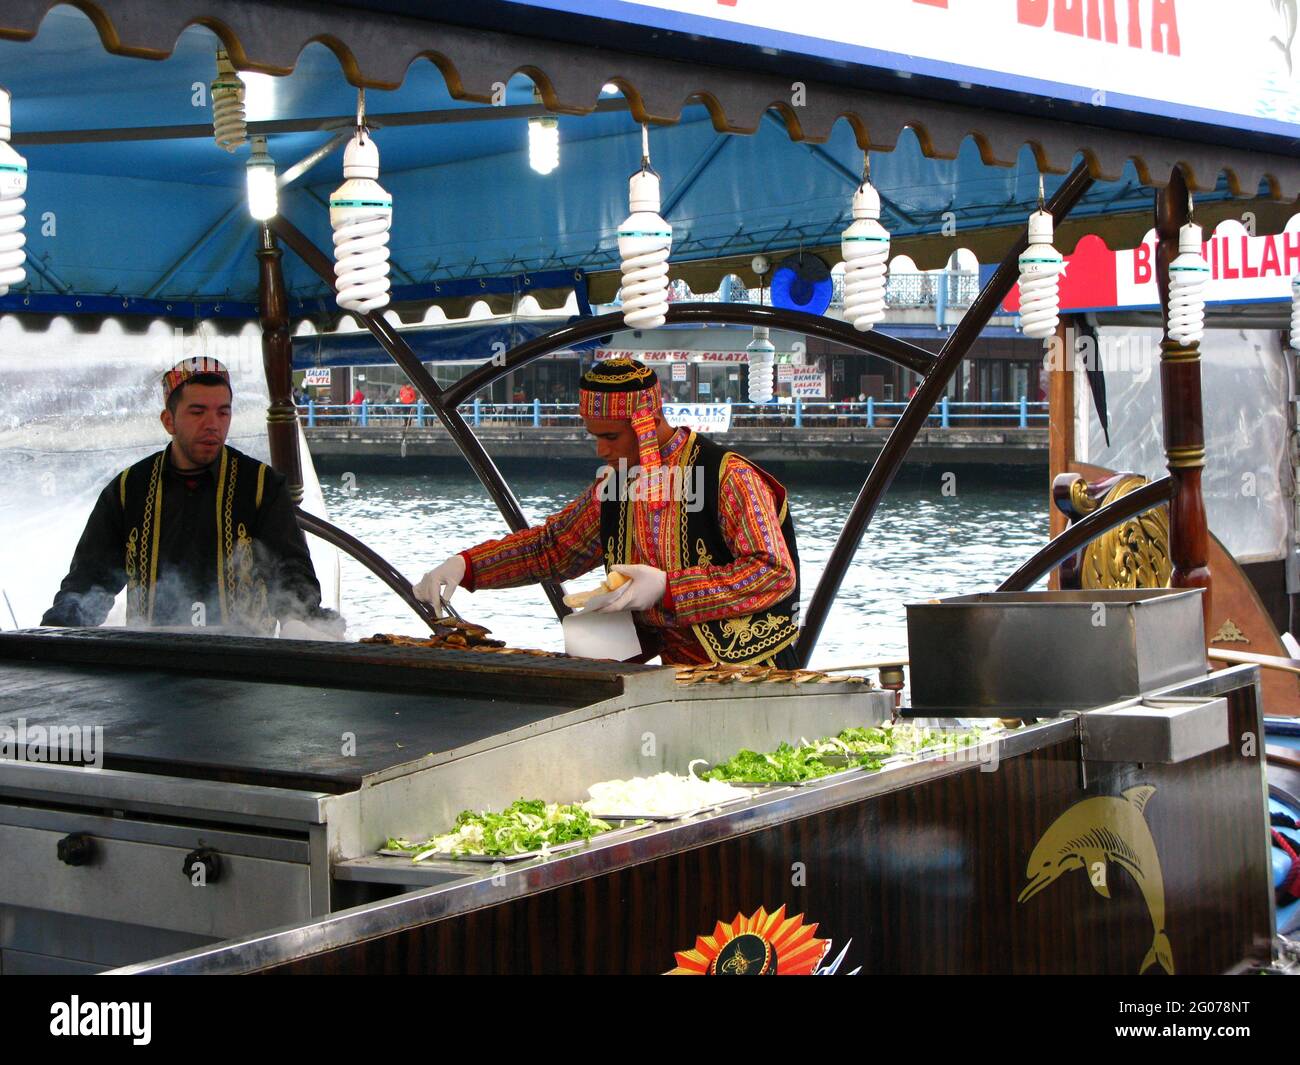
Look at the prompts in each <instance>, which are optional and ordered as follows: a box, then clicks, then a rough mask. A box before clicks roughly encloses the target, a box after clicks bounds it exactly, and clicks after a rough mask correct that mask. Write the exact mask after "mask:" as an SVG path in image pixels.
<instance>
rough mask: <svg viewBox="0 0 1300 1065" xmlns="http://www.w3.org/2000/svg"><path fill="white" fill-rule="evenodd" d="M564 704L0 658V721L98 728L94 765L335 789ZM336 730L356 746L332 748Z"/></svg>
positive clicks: (338, 743) (339, 741)
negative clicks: (99, 755) (99, 752)
mask: <svg viewBox="0 0 1300 1065" xmlns="http://www.w3.org/2000/svg"><path fill="white" fill-rule="evenodd" d="M566 709H567V707H566V706H560V705H556V703H555V702H548V701H543V700H537V699H529V698H527V697H525V696H523V695H516V696H514V697H511V698H506V697H502V696H499V695H493V694H476V695H473V694H465V693H461V692H454V691H452V692H421V693H412V692H401V691H397V692H383V691H365V690H355V689H354V690H349V689H346V688H340V687H330V688H324V687H312V686H306V685H301V684H286V683H272V682H258V681H249V680H236V679H225V678H212V677H201V676H199V677H196V676H188V675H185V674H183V673H175V672H164V671H162V670H143V669H130V670H121V669H115V668H112V667H107V666H95V665H84V664H73V663H58V664H54V663H48V662H45V663H40V662H18V661H12V660H11V661H0V725H8V726H10V727H13V728H15V729H16V728H17V727H18V719H19V718H23V719H25V720H26V723H27V727H28V728H31V726H33V725H43V726H47V727H48V726H51V725H63V726H91V727H93V726H96V725H98V726H101V727H102V728H103V746H104V768H108V769H114V768H116V769H140V770H144V771H147V772H154V773H158V774H161V775H170V776H192V777H201V778H205V779H215V780H227V781H232V782H235V783H244V784H261V785H265V786H274V787H290V788H299V789H306V790H310V791H326V792H333V793H340V792H344V791H351V790H353V789H355V788H357V787H358V786H359V785H360V783H361V780H362V777H364V776H366V775H368V774H370V773H374V772H378V771H380V770H384V769H389V768H391V767H393V766H397V765H402V764H404V763H406V762H410V761H413V760H415V759H417V758H421V757H423V756H425V755H427V754H431V753H441V752H445V751H450V750H453V749H456V748H459V747H464V746H466V745H468V744H471V743H476V742H478V741H480V740H483V739H486V738H488V737H490V736H493V735H496V734H498V733H502V732H506V731H509V730H511V729H515V728H520V727H523V726H526V725H530V724H533V723H534V722H537V721H541V720H543V719H545V718H548V717H552V716H554V715H556V714H559V713H563V712H564V711H565V710H566ZM345 733H352V734H353V735H355V737H356V753H355V755H354V756H348V755H345V754H344V753H343V747H344V744H345Z"/></svg>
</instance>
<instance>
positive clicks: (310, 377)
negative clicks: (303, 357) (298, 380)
mask: <svg viewBox="0 0 1300 1065" xmlns="http://www.w3.org/2000/svg"><path fill="white" fill-rule="evenodd" d="M302 383H303V385H304V387H306V388H329V385H330V371H329V367H328V366H313V367H312V368H311V369H309V370H307V372H306V373H305V374H304V375H303V379H302Z"/></svg>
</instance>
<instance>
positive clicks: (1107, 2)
mask: <svg viewBox="0 0 1300 1065" xmlns="http://www.w3.org/2000/svg"><path fill="white" fill-rule="evenodd" d="M1102 3H1103V5H1104V10H1105V14H1106V21H1105V27H1104V28H1105V31H1106V42H1107V43H1108V44H1118V43H1119V26H1118V25H1117V24H1116V22H1115V0H1102Z"/></svg>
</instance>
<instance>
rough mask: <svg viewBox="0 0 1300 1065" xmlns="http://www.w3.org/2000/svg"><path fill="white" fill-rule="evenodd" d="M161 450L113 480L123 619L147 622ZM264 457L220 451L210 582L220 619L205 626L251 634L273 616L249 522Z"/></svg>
mask: <svg viewBox="0 0 1300 1065" xmlns="http://www.w3.org/2000/svg"><path fill="white" fill-rule="evenodd" d="M166 461H167V450H166V449H164V450H162V451H160V452H158V453H157V454H156V455H150V456H149V457H148V458H146V459H142V460H141V461H139V462H137V463H136V464H135V465H134V466H130V467H128V468H127V469H125V470H123V471H122V473H121V475H120V476H119V478H118V498H119V499H120V500H121V503H122V514H123V527H124V528H125V529H126V617H127V623H128V624H145V625H150V624H153V623H154V600H155V597H156V594H157V589H158V545H159V544H160V543H161V538H162V513H163V507H162V500H163V486H164V484H165V482H166V478H165V477H164V465H163V464H164V463H165V462H166ZM266 471H267V466H266V464H265V463H261V462H258V461H257V460H256V459H253V458H250V457H249V456H247V455H245V454H244V453H243V452H240V451H236V450H235V449H234V448H231V447H224V448H222V449H221V457H220V458H219V459H218V460H217V463H216V467H215V470H214V472H215V474H216V480H217V493H216V507H215V513H214V514H213V516H212V517H213V521H215V522H216V535H217V539H216V543H217V551H216V558H215V570H214V572H213V574H212V577H211V580H210V582H209V584H210V586H211V588H213V589H215V592H216V600H217V605H218V610H219V615H220V616H219V617H218V618H217V619H215V621H213V620H212V619H208V621H207V623H208V624H219V625H223V626H231V627H235V628H241V629H244V630H246V631H249V632H253V633H258V634H261V633H269V632H271V631H273V628H274V625H275V619H274V618H273V617H272V616H271V613H270V611H269V609H268V606H267V589H266V579H265V575H264V574H262V573H260V572H259V570H258V567H257V565H256V561H255V559H254V556H253V540H252V536H251V535H250V534H249V531H248V530H249V528H251V527H252V525H253V519H254V515H255V514H256V513H257V511H258V509H259V508H260V507H261V505H262V493H263V490H264V488H265V485H266Z"/></svg>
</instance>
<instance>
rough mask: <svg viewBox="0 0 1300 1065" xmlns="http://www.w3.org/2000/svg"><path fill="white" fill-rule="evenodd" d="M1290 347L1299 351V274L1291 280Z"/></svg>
mask: <svg viewBox="0 0 1300 1065" xmlns="http://www.w3.org/2000/svg"><path fill="white" fill-rule="evenodd" d="M1291 346H1292V347H1293V348H1295V349H1296V350H1297V351H1300V274H1296V275H1295V277H1293V278H1291Z"/></svg>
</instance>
